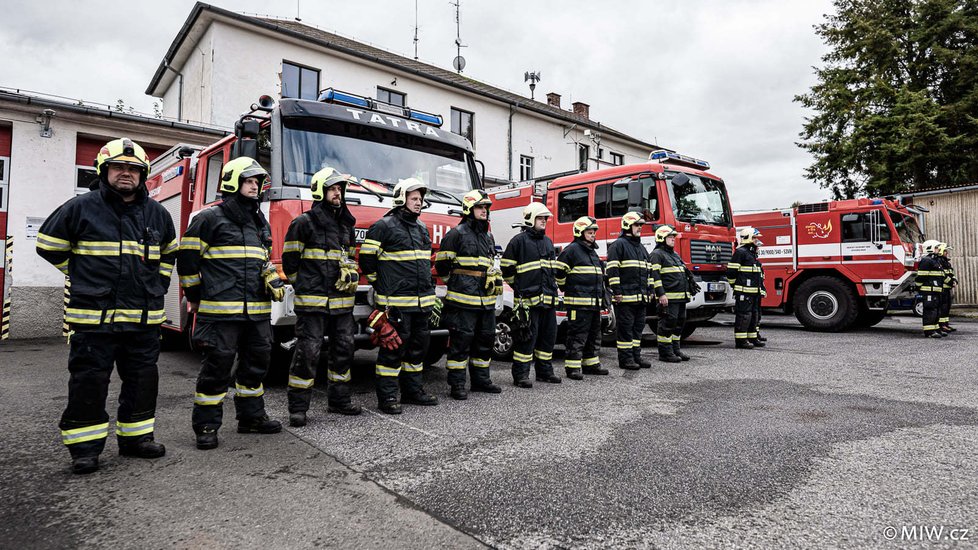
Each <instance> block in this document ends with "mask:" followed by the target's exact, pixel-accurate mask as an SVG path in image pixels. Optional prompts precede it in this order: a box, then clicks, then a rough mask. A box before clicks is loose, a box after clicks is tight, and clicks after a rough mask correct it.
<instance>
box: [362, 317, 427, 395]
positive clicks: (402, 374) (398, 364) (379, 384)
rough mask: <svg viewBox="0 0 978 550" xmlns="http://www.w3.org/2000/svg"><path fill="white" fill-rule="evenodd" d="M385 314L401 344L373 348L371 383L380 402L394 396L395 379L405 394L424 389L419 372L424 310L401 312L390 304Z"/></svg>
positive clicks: (424, 342)
mask: <svg viewBox="0 0 978 550" xmlns="http://www.w3.org/2000/svg"><path fill="white" fill-rule="evenodd" d="M388 315H389V319H390V320H391V324H392V325H393V326H394V328H395V329H396V330H397V335H398V336H399V337H400V338H401V345H400V346H399V347H398V348H397V349H395V350H388V349H384V348H380V350H379V351H378V352H377V366H376V369H375V371H374V372H375V373H376V382H375V386H376V389H377V399H378V400H379V401H380V402H381V403H383V402H385V401H390V400H392V399H393V400H396V399H397V396H398V381H400V387H401V390H402V391H403V392H404V394H405V395H420V394H421V393H423V392H424V385H423V383H422V380H421V373H422V369H423V368H424V358H425V355H426V354H427V353H428V340H429V337H430V333H429V331H428V317H429V315H430V314H429V313H428V312H425V311H414V312H410V313H404V312H400V311H399V310H397V309H396V308H390V309H389V310H388Z"/></svg>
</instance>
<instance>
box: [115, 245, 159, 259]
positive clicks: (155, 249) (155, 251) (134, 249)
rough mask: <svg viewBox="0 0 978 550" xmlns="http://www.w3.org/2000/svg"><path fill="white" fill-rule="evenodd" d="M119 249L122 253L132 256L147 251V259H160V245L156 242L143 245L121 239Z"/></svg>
mask: <svg viewBox="0 0 978 550" xmlns="http://www.w3.org/2000/svg"><path fill="white" fill-rule="evenodd" d="M120 250H121V252H122V253H123V254H132V255H133V256H143V253H144V252H147V251H148V252H149V256H148V258H147V259H149V260H159V259H160V246H159V245H156V244H151V245H144V244H141V243H138V242H136V241H122V245H121V247H120Z"/></svg>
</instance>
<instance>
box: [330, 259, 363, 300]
mask: <svg viewBox="0 0 978 550" xmlns="http://www.w3.org/2000/svg"><path fill="white" fill-rule="evenodd" d="M359 283H360V274H359V273H358V272H357V264H355V263H353V262H351V261H347V260H341V261H340V274H339V276H338V277H337V278H336V290H339V291H340V292H342V293H344V294H355V293H356V291H357V285H358V284H359Z"/></svg>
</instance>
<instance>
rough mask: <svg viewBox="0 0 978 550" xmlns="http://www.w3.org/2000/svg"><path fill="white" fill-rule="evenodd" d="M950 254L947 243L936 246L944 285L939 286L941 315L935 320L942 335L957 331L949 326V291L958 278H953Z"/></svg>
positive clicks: (955, 284)
mask: <svg viewBox="0 0 978 550" xmlns="http://www.w3.org/2000/svg"><path fill="white" fill-rule="evenodd" d="M950 252H951V247H950V246H948V245H947V243H941V244H939V245H937V259H938V260H939V261H940V263H941V269H942V270H943V271H944V283H943V284H942V285H941V288H942V291H941V315H940V317H938V319H937V324H938V325H940V327H941V332H943V333H944V334H950V333H952V332H957V331H958V329H956V328H954V327H952V326H951V289H953V288H954V287H956V286H957V285H958V278H957V277H955V276H954V266H952V265H951V255H950Z"/></svg>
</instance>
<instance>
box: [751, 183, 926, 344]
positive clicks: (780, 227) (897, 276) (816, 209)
mask: <svg viewBox="0 0 978 550" xmlns="http://www.w3.org/2000/svg"><path fill="white" fill-rule="evenodd" d="M915 213H916V212H915V211H913V210H911V209H908V208H907V207H906V206H905V205H903V204H901V203H900V201H898V200H892V199H878V198H876V199H870V198H860V199H851V200H841V201H829V202H819V203H814V204H803V205H800V206H798V207H797V208H788V209H783V210H775V211H771V212H759V213H750V214H740V215H737V216H736V217H735V218H734V219H735V221H736V223H737V226H738V227H744V226H752V227H755V228H757V229H759V230H760V231H761V233H762V234H763V237H762V239H761V240H762V242H763V246H761V247H760V249H759V258H760V261H761V265H762V266H763V267H764V289H765V291H766V292H767V295H766V296H765V297H764V298H762V300H761V306H762V307H763V308H765V309H771V310H778V311H782V312H785V313H791V312H793V313H794V314H795V316H796V317H797V318H798V321H800V322H801V324H802V325H804V326H805V327H806V328H808V329H810V330H817V331H825V332H838V331H843V330H846V329H848V328H850V327H871V326H873V325H876V324H877V323H879V322H880V321H882V320H883V318H884V317H885V316H886V310H887V305H888V303H889V302H890V300H902V299H912V298H913V295H914V279H915V277H916V271H915V269H916V268H915V266H916V262H917V260H918V259H919V251H918V245H919V244H920V242H921V241H922V240H923V238H922V235H921V232H920V229H919V228H918V225H917V219H916V217H915Z"/></svg>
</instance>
